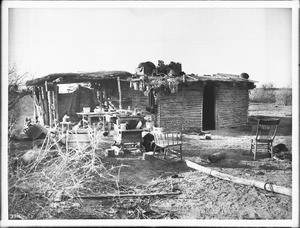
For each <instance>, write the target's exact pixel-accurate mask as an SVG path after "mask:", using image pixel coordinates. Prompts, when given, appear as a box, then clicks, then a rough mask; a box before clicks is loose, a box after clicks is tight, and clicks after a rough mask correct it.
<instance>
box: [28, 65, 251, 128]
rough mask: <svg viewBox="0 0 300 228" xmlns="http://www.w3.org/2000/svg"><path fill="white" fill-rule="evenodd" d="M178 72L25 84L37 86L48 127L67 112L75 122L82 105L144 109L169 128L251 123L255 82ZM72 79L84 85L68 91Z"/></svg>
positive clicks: (55, 77)
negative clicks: (250, 97)
mask: <svg viewBox="0 0 300 228" xmlns="http://www.w3.org/2000/svg"><path fill="white" fill-rule="evenodd" d="M180 70H181V69H180ZM176 74H177V75H175V76H174V74H167V75H166V74H165V73H164V74H155V73H154V74H153V70H151V71H149V74H147V75H146V74H145V72H144V71H143V72H141V73H140V74H137V73H136V74H131V73H129V72H125V71H99V72H90V73H57V74H50V75H48V76H45V77H42V78H37V79H34V80H30V81H27V83H26V85H27V86H32V87H34V92H35V96H34V100H35V115H36V116H38V117H40V122H41V123H43V124H44V125H49V126H53V124H54V122H55V121H59V122H60V121H62V117H63V116H64V114H66V113H68V114H69V115H70V116H71V117H72V116H73V118H74V119H75V120H76V118H78V115H76V113H78V112H82V109H83V107H90V109H91V111H93V110H94V108H95V107H96V106H101V107H103V109H109V108H112V109H115V110H117V109H128V108H130V109H131V110H133V109H134V108H139V109H140V110H141V111H142V112H143V113H145V114H148V115H149V114H151V115H152V117H153V118H152V119H154V121H155V123H154V124H155V126H158V127H163V128H166V129H169V130H181V131H189V130H191V129H200V130H214V129H219V128H222V127H228V126H237V125H241V124H245V123H247V122H248V106H249V90H251V89H253V88H255V85H254V83H255V81H252V80H249V79H248V78H247V77H244V75H241V76H239V75H230V74H216V75H212V76H210V75H204V76H198V75H194V74H191V75H186V74H184V73H183V72H180V73H179V71H178V72H177V73H176ZM178 74H179V75H178ZM70 83H72V84H74V83H75V84H76V85H79V86H77V87H74V88H73V90H70V91H63V86H64V85H65V84H70ZM49 110H50V111H49Z"/></svg>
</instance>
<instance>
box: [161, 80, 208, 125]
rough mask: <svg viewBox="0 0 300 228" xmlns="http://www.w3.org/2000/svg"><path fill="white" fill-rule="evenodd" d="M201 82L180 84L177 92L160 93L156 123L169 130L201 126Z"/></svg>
mask: <svg viewBox="0 0 300 228" xmlns="http://www.w3.org/2000/svg"><path fill="white" fill-rule="evenodd" d="M202 95H203V84H202V83H192V84H189V85H187V84H185V85H183V84H180V85H179V87H178V93H174V94H172V93H167V92H164V93H160V94H159V98H158V110H157V111H158V113H157V125H158V126H159V127H163V128H166V129H169V130H180V131H182V130H187V129H189V128H195V127H196V128H202Z"/></svg>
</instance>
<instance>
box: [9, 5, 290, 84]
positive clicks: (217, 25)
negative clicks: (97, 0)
mask: <svg viewBox="0 0 300 228" xmlns="http://www.w3.org/2000/svg"><path fill="white" fill-rule="evenodd" d="M291 20H292V12H291V9H288V8H287V9H280V8H279V9H276V8H273V9H266V8H226V9H225V8H155V9H153V8H121V9H120V8H13V9H9V37H8V38H9V39H8V41H9V46H8V47H9V63H10V64H12V63H15V64H16V65H17V66H18V69H19V71H20V72H25V71H29V72H30V73H31V74H33V75H34V77H42V76H45V75H47V74H50V73H61V72H78V71H99V70H125V71H129V72H131V73H134V72H135V68H136V67H137V66H138V64H139V63H140V62H145V61H151V62H153V63H154V64H156V65H157V62H158V60H163V61H164V62H165V64H168V63H170V61H174V62H180V63H181V64H182V70H183V71H184V72H185V73H187V74H191V73H194V74H198V75H204V74H209V75H211V74H216V73H228V74H241V73H243V72H246V73H248V74H249V76H250V79H252V80H256V81H258V82H259V83H258V84H257V85H258V86H260V85H261V84H264V83H273V84H274V85H275V86H276V87H285V86H291V84H292V83H291V81H292V48H291V46H292V35H291V34H292V26H291V25H292V21H291Z"/></svg>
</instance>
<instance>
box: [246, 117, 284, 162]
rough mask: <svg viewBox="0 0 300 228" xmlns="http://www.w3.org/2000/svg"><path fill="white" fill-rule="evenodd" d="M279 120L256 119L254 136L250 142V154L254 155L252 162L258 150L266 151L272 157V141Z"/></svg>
mask: <svg viewBox="0 0 300 228" xmlns="http://www.w3.org/2000/svg"><path fill="white" fill-rule="evenodd" d="M279 122H280V119H258V122H257V129H256V136H255V138H254V139H252V140H251V149H250V152H252V153H253V154H254V160H255V159H256V153H257V151H258V150H265V149H267V150H268V152H269V153H271V158H272V157H273V141H274V138H275V135H276V132H277V128H278V125H279Z"/></svg>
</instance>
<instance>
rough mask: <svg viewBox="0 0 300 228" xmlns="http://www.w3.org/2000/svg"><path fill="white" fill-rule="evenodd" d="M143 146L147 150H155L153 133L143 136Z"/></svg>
mask: <svg viewBox="0 0 300 228" xmlns="http://www.w3.org/2000/svg"><path fill="white" fill-rule="evenodd" d="M143 146H144V147H145V150H146V152H148V151H153V150H154V147H155V143H154V136H153V135H152V134H147V135H145V136H144V137H143Z"/></svg>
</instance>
